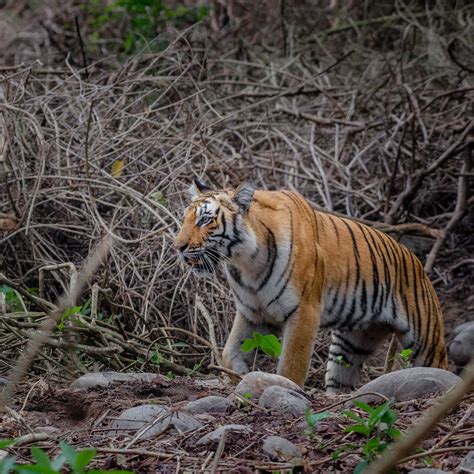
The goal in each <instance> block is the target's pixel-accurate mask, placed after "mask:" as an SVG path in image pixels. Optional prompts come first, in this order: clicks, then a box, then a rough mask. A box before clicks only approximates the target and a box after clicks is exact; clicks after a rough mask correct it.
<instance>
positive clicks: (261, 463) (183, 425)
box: [0, 369, 474, 473]
mask: <svg viewBox="0 0 474 474" xmlns="http://www.w3.org/2000/svg"><path fill="white" fill-rule="evenodd" d="M456 380H457V376H455V375H454V374H452V373H449V372H445V371H440V370H437V369H405V370H401V371H397V372H393V373H392V374H390V375H388V376H384V377H381V378H379V379H377V380H374V381H372V382H371V384H370V385H369V386H367V387H365V388H364V387H363V388H362V389H361V391H364V390H365V391H367V392H370V393H372V394H374V393H378V394H379V395H372V398H373V399H374V400H376V399H377V398H378V399H379V400H380V401H383V400H384V397H387V398H394V399H395V403H394V405H393V406H392V408H393V409H394V410H395V411H396V412H397V414H398V421H397V423H396V426H397V427H398V429H400V430H401V431H404V430H406V429H407V428H408V427H409V426H410V425H411V424H412V423H414V422H416V420H417V419H418V418H419V417H420V416H421V415H422V414H423V413H424V411H425V410H426V409H428V408H429V407H431V406H432V405H433V404H434V403H435V394H434V392H440V391H441V392H443V391H445V390H446V389H447V388H448V387H449V386H451V385H452V384H453V383H455V382H456ZM374 384H376V385H374ZM358 393H359V392H358ZM353 399H354V395H340V396H334V395H332V396H329V395H327V394H325V393H323V392H321V391H319V390H313V391H310V393H308V392H306V393H303V392H302V391H301V390H300V389H299V388H298V387H297V386H294V384H293V383H292V382H290V381H289V380H287V379H284V378H283V377H278V376H275V375H270V374H266V373H262V372H258V373H251V374H250V375H247V376H246V377H245V378H244V380H243V381H241V383H240V384H239V385H238V386H237V387H236V386H235V385H233V384H231V383H230V382H229V381H228V380H227V379H226V377H225V376H222V377H208V378H204V379H202V378H199V379H195V378H192V377H175V378H173V379H169V378H167V377H165V376H162V375H156V374H128V375H125V374H119V373H112V372H106V373H101V374H87V375H86V376H82V377H81V378H80V379H78V380H76V381H75V382H73V383H72V384H71V385H70V386H63V387H60V386H56V385H55V386H50V385H48V384H46V383H45V382H43V381H42V380H38V381H37V382H35V383H34V384H31V383H28V384H24V385H22V386H21V388H20V391H19V392H18V393H17V395H16V396H15V398H14V401H13V403H12V404H11V405H10V409H9V410H8V411H7V413H6V414H4V415H3V417H2V420H1V421H2V422H1V425H0V426H1V427H0V438H13V437H22V438H20V442H19V443H18V444H17V445H16V446H15V447H14V448H9V451H10V454H12V453H14V454H15V455H16V456H17V458H18V459H26V458H27V457H28V452H29V449H28V446H29V445H31V443H32V442H34V443H35V445H37V446H41V447H43V448H44V449H46V450H48V451H50V453H51V454H53V453H54V452H56V451H57V439H58V438H61V439H63V440H66V441H67V442H69V443H70V444H71V445H73V446H74V447H76V448H81V447H86V446H94V447H95V448H96V449H97V451H98V456H97V457H96V460H95V461H94V463H95V465H96V466H97V467H100V468H108V469H111V468H115V469H117V468H122V469H125V468H126V469H130V470H132V471H133V472H136V473H155V472H196V471H208V470H209V471H211V472H229V471H231V472H242V473H244V472H255V471H259V472H275V471H280V472H287V471H291V469H294V472H341V473H347V472H353V469H354V467H355V466H356V465H357V464H358V462H360V460H361V456H362V452H361V446H362V445H363V443H364V439H363V438H362V437H361V436H360V435H357V434H355V433H347V432H345V431H344V428H345V427H346V426H348V425H349V424H351V420H350V419H349V418H348V417H347V416H345V415H344V414H343V411H344V410H346V409H351V410H353V411H354V412H357V413H359V414H362V413H361V412H360V410H358V409H355V408H354V405H353ZM473 401H474V394H471V395H470V396H468V397H466V398H465V400H464V401H463V402H462V404H461V405H460V407H459V408H458V409H457V410H455V411H454V412H453V413H451V414H450V415H449V416H448V417H447V418H446V419H445V420H444V421H443V423H442V424H441V425H440V426H438V427H437V428H436V430H435V431H434V432H433V433H432V434H431V436H430V438H429V439H427V440H426V441H425V442H424V443H423V450H419V451H417V453H418V455H417V457H416V458H415V459H413V460H410V461H408V462H405V463H403V464H402V465H401V466H400V472H411V471H412V470H413V469H415V468H423V467H427V466H428V465H429V466H430V467H431V468H437V469H442V470H443V471H445V472H453V471H454V470H456V469H461V468H460V466H461V465H462V464H463V462H464V465H465V466H467V463H468V462H469V459H467V458H466V459H464V458H465V457H466V456H468V455H469V452H470V450H472V449H473V445H472V440H473V438H474V416H473V415H472V411H473V410H472V402H473ZM375 404H376V402H375V403H374V406H375ZM308 409H309V410H310V411H311V413H312V414H314V413H319V412H329V417H328V418H325V419H323V420H321V421H319V422H318V423H316V425H315V426H314V427H313V429H310V427H309V425H308V422H307V421H306V418H307V416H306V417H305V413H306V414H308ZM224 432H225V434H224V435H223V433H224ZM448 435H449V436H448ZM341 448H343V449H342V451H341V453H340V455H339V457H338V458H337V459H334V458H335V453H337V452H338V450H341ZM446 448H447V449H446ZM429 450H432V454H431V455H430V456H428V455H426V451H429ZM4 454H5V453H4ZM471 456H472V454H471ZM463 459H464V461H463ZM471 459H472V458H471ZM471 467H472V464H471ZM463 469H464V468H463ZM433 472H434V471H433ZM458 472H472V471H469V470H461V471H458Z"/></svg>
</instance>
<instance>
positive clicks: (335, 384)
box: [326, 327, 390, 393]
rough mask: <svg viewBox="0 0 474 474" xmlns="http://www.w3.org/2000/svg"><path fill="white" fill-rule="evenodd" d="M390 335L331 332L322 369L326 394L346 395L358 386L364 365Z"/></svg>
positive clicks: (376, 331)
mask: <svg viewBox="0 0 474 474" xmlns="http://www.w3.org/2000/svg"><path fill="white" fill-rule="evenodd" d="M389 333H390V331H389V330H388V329H385V328H373V327H371V328H369V329H366V330H363V331H352V332H343V331H338V330H333V331H332V333H331V340H332V342H331V345H330V346H329V357H328V363H327V368H326V391H327V392H329V393H340V392H350V391H352V390H354V388H355V387H356V386H357V385H358V384H359V377H360V369H361V367H362V364H363V363H364V361H365V360H366V359H367V357H369V356H370V355H371V354H373V352H374V351H375V349H376V348H377V346H378V345H379V344H380V343H381V342H383V341H384V340H385V338H386V337H387V335H388V334H389Z"/></svg>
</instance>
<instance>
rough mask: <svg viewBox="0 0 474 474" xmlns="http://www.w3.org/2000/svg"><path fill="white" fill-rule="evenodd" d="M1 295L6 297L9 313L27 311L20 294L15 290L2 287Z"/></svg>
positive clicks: (0, 287) (0, 288)
mask: <svg viewBox="0 0 474 474" xmlns="http://www.w3.org/2000/svg"><path fill="white" fill-rule="evenodd" d="M0 293H3V294H4V295H5V301H6V304H7V311H11V312H12V313H16V312H18V311H23V310H24V309H25V307H24V302H23V300H22V298H21V296H20V294H19V293H18V292H17V291H15V290H14V289H13V288H11V287H10V286H7V285H2V286H0Z"/></svg>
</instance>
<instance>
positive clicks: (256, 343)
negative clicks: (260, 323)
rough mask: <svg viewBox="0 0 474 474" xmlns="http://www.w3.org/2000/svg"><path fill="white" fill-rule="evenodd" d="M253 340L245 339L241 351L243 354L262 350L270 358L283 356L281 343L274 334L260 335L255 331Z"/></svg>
mask: <svg viewBox="0 0 474 474" xmlns="http://www.w3.org/2000/svg"><path fill="white" fill-rule="evenodd" d="M252 336H253V337H252V338H248V339H245V341H244V342H243V344H242V346H241V349H242V351H243V352H250V351H253V350H255V349H257V350H261V351H262V352H263V353H264V354H267V355H269V356H270V357H274V358H277V357H279V356H280V354H281V343H280V341H279V340H278V338H277V337H276V336H275V335H274V334H266V335H265V336H264V335H263V334H260V333H259V332H257V331H255V332H254V333H252Z"/></svg>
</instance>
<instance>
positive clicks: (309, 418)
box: [304, 408, 331, 439]
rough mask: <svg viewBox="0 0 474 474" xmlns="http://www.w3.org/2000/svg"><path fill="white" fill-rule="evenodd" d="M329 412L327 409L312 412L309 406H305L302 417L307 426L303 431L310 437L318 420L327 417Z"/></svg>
mask: <svg viewBox="0 0 474 474" xmlns="http://www.w3.org/2000/svg"><path fill="white" fill-rule="evenodd" d="M330 416H331V414H330V413H329V412H328V411H323V412H321V413H312V412H311V409H310V408H307V409H306V411H305V413H304V419H305V421H306V425H307V428H306V430H305V433H306V434H307V435H308V437H309V438H310V439H311V438H312V437H313V436H314V427H315V426H316V425H317V423H318V422H320V421H322V420H325V419H326V418H329V417H330Z"/></svg>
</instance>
